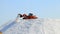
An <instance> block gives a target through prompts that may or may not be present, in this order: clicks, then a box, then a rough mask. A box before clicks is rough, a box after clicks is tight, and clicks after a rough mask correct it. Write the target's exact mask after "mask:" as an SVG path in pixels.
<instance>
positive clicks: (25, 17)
mask: <svg viewBox="0 0 60 34" xmlns="http://www.w3.org/2000/svg"><path fill="white" fill-rule="evenodd" d="M19 15H20V17H23V19H37V17H36V16H34V15H33V14H32V13H29V15H26V14H23V15H21V14H19Z"/></svg>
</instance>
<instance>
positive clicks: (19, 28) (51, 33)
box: [0, 18, 60, 34]
mask: <svg viewBox="0 0 60 34" xmlns="http://www.w3.org/2000/svg"><path fill="white" fill-rule="evenodd" d="M59 25H60V19H43V18H41V19H35V20H34V19H31V20H17V21H14V22H9V23H7V24H5V25H4V26H2V27H1V28H0V31H2V32H3V34H60V26H59Z"/></svg>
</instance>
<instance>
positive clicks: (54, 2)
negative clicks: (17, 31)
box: [0, 0, 60, 25]
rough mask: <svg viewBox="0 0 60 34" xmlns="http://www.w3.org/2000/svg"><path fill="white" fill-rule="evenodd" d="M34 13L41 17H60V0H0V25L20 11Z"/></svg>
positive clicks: (13, 17)
mask: <svg viewBox="0 0 60 34" xmlns="http://www.w3.org/2000/svg"><path fill="white" fill-rule="evenodd" d="M30 12H32V13H34V14H35V15H37V16H38V17H39V18H58V19H60V0H0V25H2V24H4V23H6V22H8V21H9V20H13V19H15V18H16V16H17V14H18V13H21V14H23V13H26V14H28V13H30Z"/></svg>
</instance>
